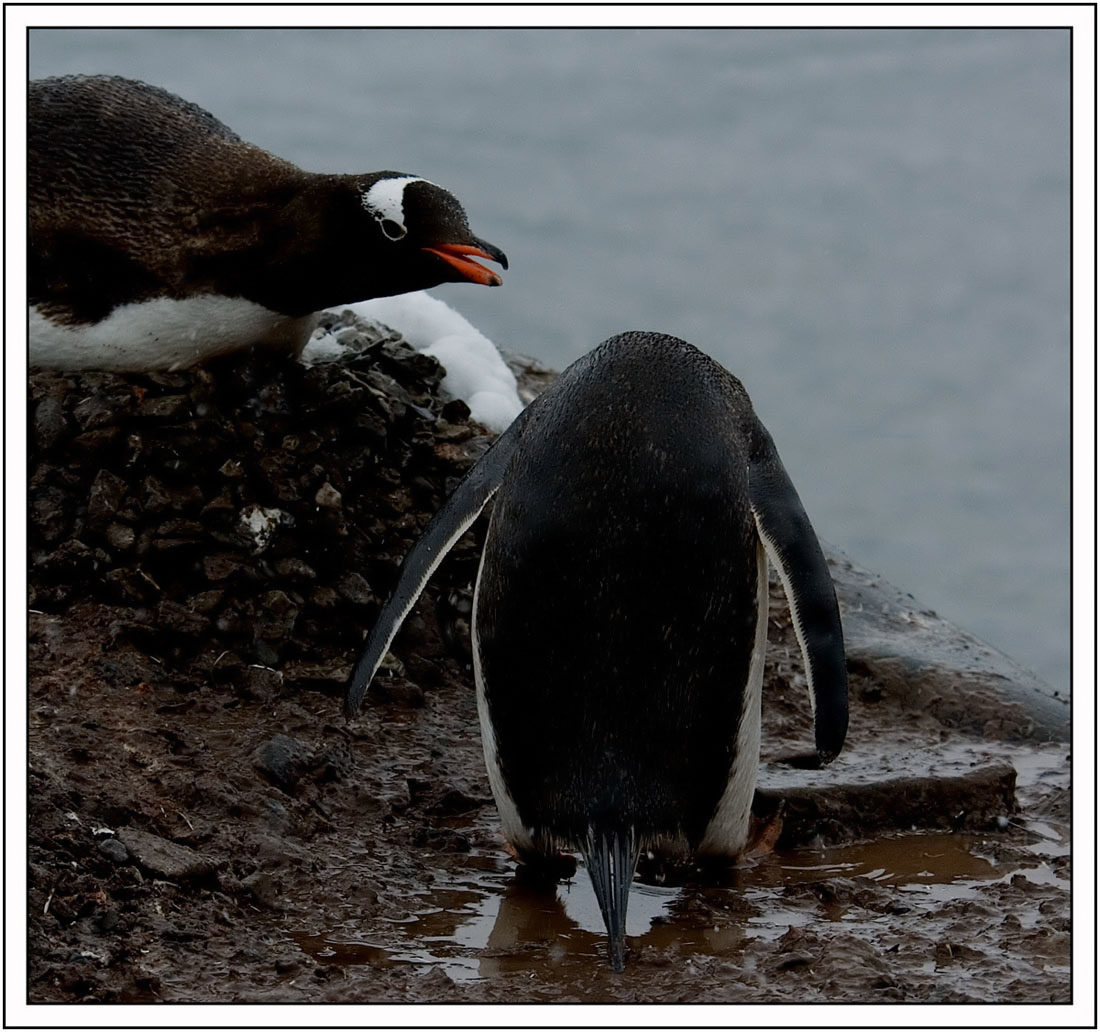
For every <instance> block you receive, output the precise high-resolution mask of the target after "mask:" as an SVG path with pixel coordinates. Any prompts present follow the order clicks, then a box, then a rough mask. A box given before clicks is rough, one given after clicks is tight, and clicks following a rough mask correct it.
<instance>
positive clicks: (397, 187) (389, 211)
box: [360, 176, 428, 240]
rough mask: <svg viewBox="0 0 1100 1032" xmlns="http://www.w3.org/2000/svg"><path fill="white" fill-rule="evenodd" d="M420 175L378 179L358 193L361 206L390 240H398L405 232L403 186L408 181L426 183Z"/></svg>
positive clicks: (407, 183)
mask: <svg viewBox="0 0 1100 1032" xmlns="http://www.w3.org/2000/svg"><path fill="white" fill-rule="evenodd" d="M427 182H428V180H427V179H421V178H420V176H395V177H394V178H393V179H379V180H378V182H377V183H375V184H374V185H373V186H371V187H370V188H369V189H367V190H363V191H361V193H360V197H361V198H362V200H363V207H364V208H366V209H367V211H369V212H370V213H371V215H373V216H374V217H375V218H376V219H377V220H378V224H379V226H381V227H382V232H383V233H385V234H386V236H388V237H389V238H390V239H391V240H400V239H401V238H402V237H403V236H404V235H405V234H406V233H407V232H408V228H407V227H406V225H405V187H406V186H408V185H409V183H427Z"/></svg>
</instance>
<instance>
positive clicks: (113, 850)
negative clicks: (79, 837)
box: [96, 838, 130, 864]
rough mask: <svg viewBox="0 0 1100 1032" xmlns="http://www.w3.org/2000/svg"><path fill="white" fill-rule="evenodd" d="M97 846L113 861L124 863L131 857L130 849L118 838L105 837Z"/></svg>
mask: <svg viewBox="0 0 1100 1032" xmlns="http://www.w3.org/2000/svg"><path fill="white" fill-rule="evenodd" d="M96 848H97V849H98V850H99V851H100V853H102V854H103V855H104V856H105V857H106V858H107V859H108V860H110V861H111V862H112V863H116V864H124V863H126V862H127V861H129V859H130V853H129V851H128V850H127V849H126V847H125V846H124V845H123V844H122V843H121V842H119V840H118V839H117V838H109V839H104V840H103V841H102V842H100V843H98V844H97V847H96Z"/></svg>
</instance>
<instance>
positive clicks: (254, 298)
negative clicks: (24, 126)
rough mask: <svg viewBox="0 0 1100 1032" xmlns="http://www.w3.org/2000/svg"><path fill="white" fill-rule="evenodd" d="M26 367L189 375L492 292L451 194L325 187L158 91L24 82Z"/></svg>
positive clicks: (487, 248)
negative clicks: (441, 300) (346, 318)
mask: <svg viewBox="0 0 1100 1032" xmlns="http://www.w3.org/2000/svg"><path fill="white" fill-rule="evenodd" d="M28 99H29V105H28V139H27V166H28V188H27V192H28V207H29V225H28V228H29V237H30V240H29V254H28V279H29V293H30V352H31V353H30V357H31V364H32V365H49V366H60V367H66V368H99V369H116V370H143V369H165V368H179V367H183V366H187V365H192V364H194V363H196V362H199V361H202V360H203V359H205V358H209V357H211V356H212V355H217V354H221V353H223V352H227V351H233V350H235V349H237V348H241V347H248V346H250V345H253V344H263V345H267V346H270V347H276V348H279V349H286V350H290V351H292V352H298V351H301V349H302V347H303V346H304V345H305V343H306V341H307V340H308V338H309V335H310V332H311V331H312V329H313V326H314V323H315V318H314V313H316V312H318V311H319V310H321V309H323V308H331V307H334V306H337V305H342V304H349V303H351V302H355V301H364V300H367V299H368V298H373V297H383V296H387V295H391V294H403V293H405V292H407V291H412V290H424V289H426V288H428V287H434V286H436V285H437V284H439V283H446V282H450V281H455V282H462V281H470V282H472V283H482V284H485V285H488V286H496V285H498V284H499V283H500V277H499V276H498V275H497V274H496V273H495V272H492V271H490V270H489V269H486V268H485V267H484V266H482V265H480V264H478V263H477V262H476V261H474V258H478V257H480V258H489V259H491V260H493V261H495V262H499V263H500V264H501V265H502V266H504V267H505V268H506V267H507V259H506V258H505V256H504V252H503V251H501V250H499V249H498V248H496V247H494V246H493V245H492V244H489V243H486V242H485V241H484V240H480V239H478V238H477V237H476V236H474V235H473V234H472V233H471V232H470V227H469V226H468V225H467V222H466V213H465V212H464V211H463V209H462V205H461V204H459V203H458V201H457V200H456V199H455V198H454V197H453V196H452V195H451V194H449V193H448V192H447V191H446V190H444V189H443V188H442V187H439V186H436V185H435V184H434V183H430V182H428V181H427V180H426V179H421V178H419V177H418V176H410V175H407V174H405V173H402V172H368V173H364V174H362V175H322V174H320V173H315V172H303V171H302V170H301V169H300V168H298V167H297V166H295V165H292V164H291V163H290V162H289V161H284V160H283V159H282V158H277V157H275V156H274V155H272V154H269V153H267V151H264V150H261V149H260V148H259V147H256V146H253V145H252V144H250V143H245V142H244V141H243V140H242V139H241V138H240V137H239V136H237V135H236V133H234V132H232V131H231V130H230V129H228V128H227V127H226V126H224V125H223V124H222V123H221V122H219V121H218V120H217V119H216V118H214V117H213V116H212V115H210V114H208V113H207V112H206V111H204V110H203V109H202V108H200V107H197V106H196V105H194V104H191V103H188V102H187V101H185V100H181V99H180V98H179V97H176V96H173V95H172V94H171V93H168V92H166V91H165V90H162V89H159V88H158V87H156V86H148V85H146V84H145V83H142V82H134V81H131V80H128V79H121V78H117V77H111V76H99V75H92V76H64V77H62V78H56V79H40V80H38V81H36V82H32V83H31V84H30V87H29V98H28Z"/></svg>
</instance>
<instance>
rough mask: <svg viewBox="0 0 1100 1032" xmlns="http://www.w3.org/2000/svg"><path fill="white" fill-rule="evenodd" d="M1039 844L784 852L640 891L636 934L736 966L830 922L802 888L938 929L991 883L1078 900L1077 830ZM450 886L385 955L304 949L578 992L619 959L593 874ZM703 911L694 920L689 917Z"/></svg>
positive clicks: (911, 844)
mask: <svg viewBox="0 0 1100 1032" xmlns="http://www.w3.org/2000/svg"><path fill="white" fill-rule="evenodd" d="M1026 826H1027V828H1028V830H1029V832H1031V834H1032V837H1033V839H1034V843H1033V846H1032V847H1031V849H1032V851H1033V852H1034V858H1033V859H1032V860H1025V861H1024V862H1021V860H1020V858H1019V857H1014V858H1013V859H1012V860H1011V861H1007V862H1006V861H1004V860H998V859H995V858H994V855H993V854H994V852H995V850H994V848H993V843H992V840H991V836H989V835H977V834H965V835H957V834H922V835H906V836H901V837H895V838H886V839H881V840H877V841H874V842H868V843H860V844H856V845H846V846H837V847H832V848H827V849H798V850H789V851H785V852H777V853H773V854H770V855H768V856H766V857H764V858H763V859H761V860H759V861H758V862H756V863H755V864H752V865H751V866H747V867H744V868H741V869H740V870H738V871H736V872H735V873H734V874H733V875H732V877H733V879H734V882H733V884H731V885H729V886H713V885H708V886H698V885H689V886H686V887H665V886H660V885H652V884H645V883H643V882H641V881H639V880H635V883H634V886H633V889H632V891H631V895H630V907H629V911H628V915H627V936H628V941H629V945H630V948H631V950H632V951H634V952H635V953H636V952H638V951H640V950H644V949H645V948H646V947H654V948H657V949H660V950H672V951H673V952H674V953H675V954H676V955H677V956H679V957H680V958H681V959H682V960H683V961H684V962H685V963H690V962H691V961H692V960H693V959H695V960H698V959H700V958H703V957H715V958H723V959H726V960H736V959H737V958H738V957H739V956H740V955H741V953H742V952H743V950H744V948H745V946H746V944H747V943H748V942H749V941H750V940H761V941H762V942H772V941H774V940H777V939H779V938H780V937H781V936H783V935H785V934H787V933H788V931H789V930H790V929H791V928H792V927H794V928H799V927H809V926H812V925H814V924H817V923H819V922H820V921H821V920H822V916H823V915H822V911H821V910H820V909H817V908H808V907H807V906H806V905H805V902H804V901H796V902H794V903H790V902H787V897H786V895H785V891H784V890H786V889H787V888H788V887H790V886H797V885H807V886H811V885H819V884H821V883H828V882H829V881H831V880H833V879H866V880H867V881H868V882H871V883H874V885H875V886H876V887H889V888H891V889H893V890H895V892H896V898H897V900H898V904H897V906H896V908H895V909H897V911H898V912H899V913H908V917H907V918H906V920H907V922H911V921H912V920H913V914H912V913H910V911H912V910H918V911H920V910H927V911H928V916H929V918H933V917H934V915H935V914H936V913H937V912H938V911H939V910H941V909H942V907H943V906H944V905H945V904H948V903H950V902H953V901H966V900H974V899H980V898H981V894H982V886H983V883H994V882H1000V883H1008V882H1010V881H1011V879H1012V878H1013V876H1014V875H1022V876H1023V877H1024V878H1025V879H1026V880H1027V881H1029V882H1031V883H1034V884H1036V885H1051V886H1057V887H1058V888H1060V889H1063V890H1066V891H1068V889H1069V881H1068V880H1067V879H1065V878H1061V877H1059V876H1058V875H1056V874H1054V873H1053V871H1052V870H1051V868H1050V866H1049V865H1048V864H1047V863H1046V860H1047V858H1051V857H1054V856H1066V855H1068V853H1069V839H1068V835H1067V834H1066V833H1065V830H1064V829H1056V828H1055V827H1053V826H1051V825H1049V824H1044V823H1043V822H1039V821H1028V822H1026ZM435 874H436V878H437V884H436V885H435V886H434V887H433V888H432V889H431V890H430V891H428V892H425V893H424V894H423V895H421V896H420V897H418V898H417V899H415V900H414V901H413V902H412V903H411V904H410V905H409V908H408V910H407V912H405V913H404V914H402V915H400V916H398V917H394V918H392V919H391V923H392V925H393V926H394V928H395V929H398V930H399V931H400V933H401V934H400V935H399V936H397V937H396V939H397V941H396V942H395V941H393V940H394V938H395V937H389V939H388V940H387V942H386V943H384V944H383V943H380V942H378V941H376V940H375V939H372V938H370V937H367V938H358V937H356V935H355V934H354V931H353V929H354V920H353V919H351V920H349V922H348V924H347V925H346V926H345V927H344V928H343V929H341V930H340V931H333V932H329V933H324V934H311V933H305V932H302V933H299V934H296V935H295V936H294V940H295V941H296V942H297V944H298V945H299V947H300V948H301V949H302V950H304V951H305V952H306V953H308V954H310V955H311V956H312V957H314V958H315V959H316V960H318V961H324V962H326V963H331V964H337V965H341V966H355V965H368V966H372V967H387V966H391V965H395V964H408V965H413V966H415V967H420V968H425V969H428V968H431V967H438V968H440V969H441V970H443V971H444V972H446V974H447V975H448V976H449V977H451V978H452V979H454V980H456V981H465V980H469V979H491V978H493V977H495V976H498V975H501V974H503V973H506V972H517V971H523V970H526V969H531V970H537V971H538V972H539V973H540V975H545V973H546V964H547V961H549V963H550V964H551V965H552V966H553V967H554V968H555V969H556V971H557V975H556V979H557V980H559V983H560V985H561V986H562V987H563V988H568V986H569V979H570V975H571V972H573V973H580V974H582V975H583V976H584V978H586V979H587V977H588V974H589V972H590V970H591V966H592V965H593V964H594V963H602V962H603V961H604V958H605V952H604V951H605V945H604V944H605V941H606V937H605V934H604V926H603V920H602V918H601V916H600V911H599V905H598V904H597V902H596V898H595V896H594V894H593V892H592V888H591V885H590V883H589V880H588V878H587V876H586V874H585V872H584V869H583V866H580V867H578V870H577V874H576V876H575V877H574V878H573V879H571V880H569V881H567V882H563V883H561V884H559V885H558V886H557V887H556V889H554V890H552V891H551V890H547V889H545V888H534V887H531V886H529V885H526V884H524V883H523V882H522V881H521V880H520V879H518V878H517V877H516V876H515V875H514V874H513V873H512V870H511V867H510V865H508V864H506V863H505V862H504V861H503V859H501V858H499V857H494V856H488V855H473V856H471V857H470V858H469V860H468V862H467V863H466V865H465V867H464V869H463V871H462V874H461V876H460V877H458V878H454V877H453V876H451V875H448V874H447V873H446V872H444V871H441V870H439V871H436V872H435ZM699 900H703V901H705V907H706V908H707V909H708V910H709V911H712V912H718V913H722V912H726V913H731V912H732V913H734V914H738V913H739V912H740V911H742V910H743V909H744V908H745V906H746V904H747V905H748V906H749V909H753V910H755V911H756V913H755V914H754V915H752V916H748V917H747V918H746V919H742V920H737V919H734V920H732V921H729V920H725V919H723V920H722V921H721V923H719V924H714V925H711V926H709V927H708V926H703V927H700V922H699V917H698V901H699ZM685 906H688V907H689V912H690V913H691V917H690V918H689V919H688V920H687V921H682V920H680V919H679V918H678V916H677V915H678V911H679V910H681V909H683V908H684V907H685ZM850 909H851V908H850V907H849V906H848V904H847V903H845V902H838V903H835V904H834V905H832V906H831V907H830V906H829V905H828V904H826V906H825V908H824V918H825V920H827V921H838V922H848V923H849V924H852V925H853V927H855V926H858V924H859V923H860V920H861V919H860V918H856V919H854V920H853V918H852V916H851V914H850V913H849V910H850ZM1016 913H1017V917H1018V918H1019V920H1020V923H1021V925H1022V927H1024V928H1025V929H1026V928H1030V927H1034V926H1035V925H1036V924H1037V923H1038V921H1039V913H1038V911H1037V910H1034V909H1032V910H1020V911H1017V912H1016Z"/></svg>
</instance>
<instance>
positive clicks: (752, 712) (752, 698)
mask: <svg viewBox="0 0 1100 1032" xmlns="http://www.w3.org/2000/svg"><path fill="white" fill-rule="evenodd" d="M767 644H768V556H767V553H766V552H765V551H764V545H763V543H762V542H759V541H758V542H757V545H756V638H755V640H754V641H753V646H752V658H751V659H750V660H749V675H748V677H747V678H746V679H745V690H744V692H743V693H742V696H741V721H740V723H739V724H738V726H737V732H736V734H737V740H736V746H735V749H734V756H733V766H732V768H731V769H730V774H729V780H728V781H727V782H726V788H725V791H724V792H723V793H722V798H721V799H720V800H719V801H718V807H717V809H716V810H715V811H714V816H713V817H712V818H711V820H710V823H709V824H708V825H707V830H706V832H705V833H704V835H703V841H702V842H701V843H700V844H699V852H700V853H706V854H709V855H712V856H730V857H732V856H737V854H738V853H740V852H741V850H742V849H744V848H745V846H746V844H747V843H748V837H749V813H750V811H751V810H752V797H753V792H754V791H755V789H756V775H757V770H758V768H759V767H760V695H761V688H762V686H763V683H764V652H765V650H766V648H767Z"/></svg>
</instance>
